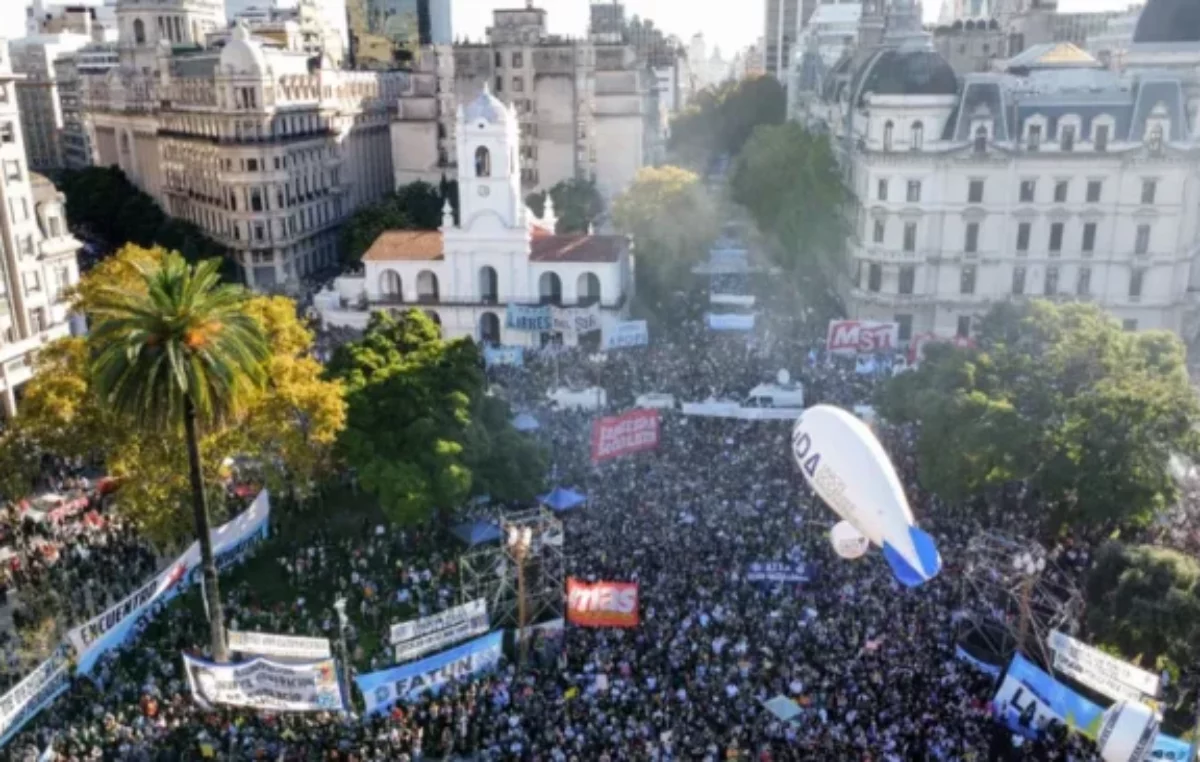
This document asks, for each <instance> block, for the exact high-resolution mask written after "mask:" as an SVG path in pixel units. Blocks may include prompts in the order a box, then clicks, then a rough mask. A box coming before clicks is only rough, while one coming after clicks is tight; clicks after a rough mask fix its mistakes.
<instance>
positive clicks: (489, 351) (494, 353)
mask: <svg viewBox="0 0 1200 762" xmlns="http://www.w3.org/2000/svg"><path fill="white" fill-rule="evenodd" d="M483 363H484V365H486V366H487V367H489V368H494V367H496V366H498V365H511V366H512V367H514V368H520V367H523V366H524V365H525V347H521V346H511V347H510V346H485V347H484V348H483Z"/></svg>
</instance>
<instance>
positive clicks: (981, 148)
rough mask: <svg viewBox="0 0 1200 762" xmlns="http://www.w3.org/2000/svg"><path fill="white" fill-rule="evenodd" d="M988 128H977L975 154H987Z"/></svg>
mask: <svg viewBox="0 0 1200 762" xmlns="http://www.w3.org/2000/svg"><path fill="white" fill-rule="evenodd" d="M987 139H988V134H987V127H984V126H982V125H981V126H979V127H976V128H975V153H987Z"/></svg>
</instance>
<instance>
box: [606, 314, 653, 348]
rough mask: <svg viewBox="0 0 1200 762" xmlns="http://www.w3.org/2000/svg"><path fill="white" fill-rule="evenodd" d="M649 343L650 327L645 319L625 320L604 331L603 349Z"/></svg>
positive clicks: (640, 345)
mask: <svg viewBox="0 0 1200 762" xmlns="http://www.w3.org/2000/svg"><path fill="white" fill-rule="evenodd" d="M649 343H650V328H649V327H648V326H647V324H646V321H645V320H626V321H625V322H623V323H617V324H616V325H614V326H613V327H612V329H611V330H609V331H605V332H604V345H603V348H604V350H605V351H608V350H611V349H624V348H626V347H644V346H646V345H647V344H649Z"/></svg>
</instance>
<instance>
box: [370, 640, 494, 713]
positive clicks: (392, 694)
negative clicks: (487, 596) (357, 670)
mask: <svg viewBox="0 0 1200 762" xmlns="http://www.w3.org/2000/svg"><path fill="white" fill-rule="evenodd" d="M503 638H504V633H502V632H499V631H497V632H493V633H489V634H487V635H484V636H483V637H482V638H476V639H475V640H472V641H470V642H467V643H463V644H462V645H461V646H458V647H456V648H451V649H450V650H449V651H443V652H442V653H440V654H435V655H433V656H430V657H428V658H425V659H421V660H420V661H414V662H412V663H411V664H405V665H403V666H400V667H392V668H391V669H385V670H381V671H379V672H372V673H370V674H369V675H362V676H360V677H359V678H357V679H356V680H355V681H354V682H355V683H356V684H357V685H358V690H359V691H360V692H362V695H363V702H364V703H365V704H366V713H367V714H371V713H372V712H382V711H384V710H386V709H387V708H388V707H390V706H391V705H392V704H395V703H396V702H397V701H408V700H411V699H414V698H416V697H417V696H420V695H421V694H422V693H424V692H426V691H434V692H437V691H439V690H441V688H442V686H443V685H445V684H447V683H449V682H452V681H454V680H457V679H460V678H464V677H470V676H471V675H475V674H478V673H480V672H484V671H487V670H489V669H495V667H496V665H498V664H499V663H500V650H501V645H502V641H503Z"/></svg>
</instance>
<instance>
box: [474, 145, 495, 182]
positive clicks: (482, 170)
mask: <svg viewBox="0 0 1200 762" xmlns="http://www.w3.org/2000/svg"><path fill="white" fill-rule="evenodd" d="M475 176H476V177H491V176H492V154H491V153H490V152H489V151H488V149H487V148H485V147H484V146H479V147H478V148H476V149H475Z"/></svg>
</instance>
